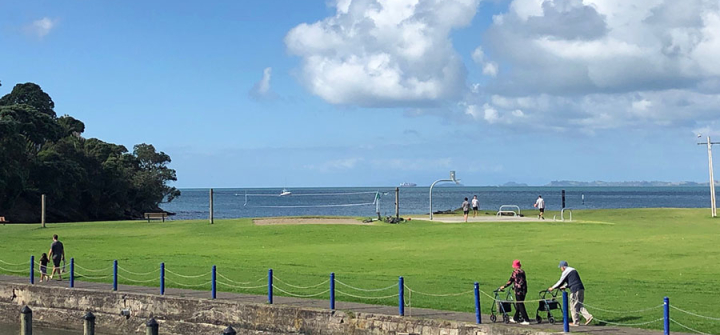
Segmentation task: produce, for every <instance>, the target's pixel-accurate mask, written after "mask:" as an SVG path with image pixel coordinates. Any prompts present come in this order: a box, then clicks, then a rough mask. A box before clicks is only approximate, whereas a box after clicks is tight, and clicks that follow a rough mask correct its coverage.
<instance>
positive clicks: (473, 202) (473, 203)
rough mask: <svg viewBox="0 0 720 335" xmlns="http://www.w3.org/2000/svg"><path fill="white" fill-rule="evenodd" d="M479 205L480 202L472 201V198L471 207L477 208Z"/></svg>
mask: <svg viewBox="0 0 720 335" xmlns="http://www.w3.org/2000/svg"><path fill="white" fill-rule="evenodd" d="M479 204H480V201H478V199H474V198H473V200H472V206H473V207H478V205H479Z"/></svg>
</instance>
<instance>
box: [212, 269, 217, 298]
mask: <svg viewBox="0 0 720 335" xmlns="http://www.w3.org/2000/svg"><path fill="white" fill-rule="evenodd" d="M216 271H217V268H216V267H215V265H213V268H212V298H213V299H215V298H217V285H215V272H216Z"/></svg>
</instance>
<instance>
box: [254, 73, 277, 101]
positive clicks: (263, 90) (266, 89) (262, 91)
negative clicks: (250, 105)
mask: <svg viewBox="0 0 720 335" xmlns="http://www.w3.org/2000/svg"><path fill="white" fill-rule="evenodd" d="M271 77H272V68H271V67H266V68H265V70H263V75H262V78H261V79H260V81H258V82H257V83H255V85H254V86H253V87H252V89H250V92H249V94H250V96H251V97H253V98H256V99H266V98H270V97H272V96H273V92H272V91H271V90H270V78H271Z"/></svg>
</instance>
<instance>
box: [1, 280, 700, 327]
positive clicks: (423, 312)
mask: <svg viewBox="0 0 720 335" xmlns="http://www.w3.org/2000/svg"><path fill="white" fill-rule="evenodd" d="M0 283H14V284H28V278H27V277H17V276H6V275H0ZM35 285H46V286H53V287H63V288H65V287H68V285H69V284H68V282H67V280H65V281H50V282H44V283H38V282H37V280H36V282H35ZM75 287H76V288H83V289H91V290H100V291H105V290H109V289H111V288H112V285H111V284H109V283H92V282H82V281H78V280H77V279H76V280H75ZM118 291H119V292H131V293H144V294H155V295H159V294H160V289H159V288H158V287H145V286H129V285H118ZM165 295H166V296H175V297H184V298H196V299H208V298H210V292H209V291H197V290H186V289H176V288H166V289H165ZM217 299H219V300H231V301H239V302H247V303H258V304H264V303H266V302H267V296H264V295H251V294H240V293H228V292H220V291H218V292H217ZM273 300H274V304H276V305H291V306H299V307H310V308H322V309H327V308H329V302H328V300H318V299H301V298H289V297H282V296H275V297H274V298H273ZM335 308H336V309H338V310H344V311H353V312H360V313H373V314H385V315H397V314H398V308H397V306H394V307H393V306H381V305H370V304H362V303H355V302H343V301H336V302H335ZM530 310H531V311H530V312H532V313H529V314H534V309H533V308H530ZM558 314H559V313H558ZM405 315H406V316H412V317H416V318H430V319H441V320H450V321H464V322H469V323H474V322H475V314H473V313H463V312H451V311H438V310H433V309H426V308H409V307H406V308H405ZM531 316H532V315H531ZM559 319H560V320H562V315H559ZM482 320H483V323H486V322H490V316H489V315H483V316H482ZM626 322H632V320H629V321H626ZM513 326H515V327H530V328H536V329H538V330H545V331H551V330H552V331H557V332H559V333H562V324H561V323H560V324H556V325H550V324H547V323H543V324H540V325H538V324H535V323H533V324H531V325H530V326H521V325H513ZM570 331H571V332H572V333H581V334H587V335H659V334H662V333H663V332H662V331H651V330H644V329H635V328H629V327H616V326H610V325H595V326H580V327H571V328H570ZM672 334H673V335H675V334H678V335H689V334H686V333H678V332H672Z"/></svg>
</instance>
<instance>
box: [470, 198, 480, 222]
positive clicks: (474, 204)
mask: <svg viewBox="0 0 720 335" xmlns="http://www.w3.org/2000/svg"><path fill="white" fill-rule="evenodd" d="M479 206H480V200H478V198H477V195H476V196H473V199H472V209H473V217H476V216H477V213H478V207H479Z"/></svg>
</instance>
